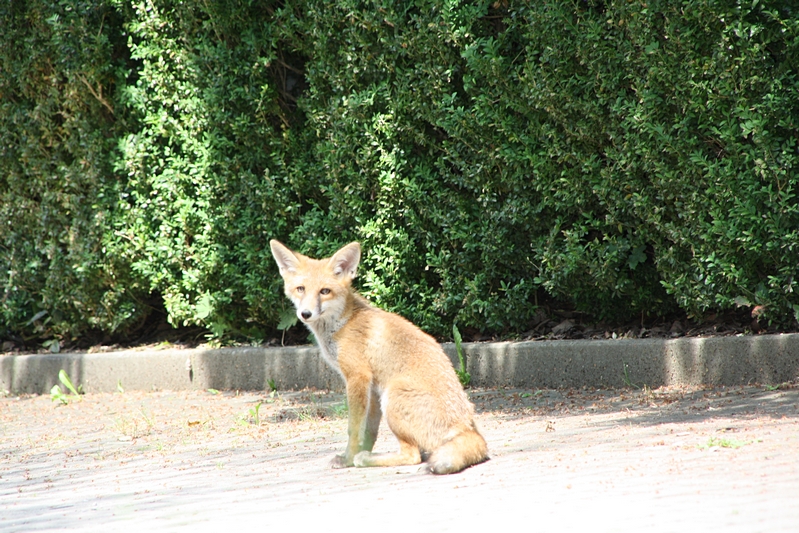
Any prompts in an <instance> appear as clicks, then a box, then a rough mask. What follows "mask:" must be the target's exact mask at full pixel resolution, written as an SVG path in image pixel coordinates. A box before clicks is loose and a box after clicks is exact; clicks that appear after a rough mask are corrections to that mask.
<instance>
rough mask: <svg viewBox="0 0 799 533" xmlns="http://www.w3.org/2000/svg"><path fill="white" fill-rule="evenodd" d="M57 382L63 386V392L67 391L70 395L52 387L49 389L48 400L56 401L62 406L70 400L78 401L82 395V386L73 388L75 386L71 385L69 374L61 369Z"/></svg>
mask: <svg viewBox="0 0 799 533" xmlns="http://www.w3.org/2000/svg"><path fill="white" fill-rule="evenodd" d="M58 380H59V381H60V382H61V383H62V384H63V385H64V387H65V390H68V391H69V392H71V393H72V394H66V393H65V392H64V391H62V390H61V387H60V386H58V385H53V388H52V389H50V399H51V400H52V401H54V402H56V401H58V402H61V404H62V405H67V404H68V403H69V402H70V401H71V400H80V395H81V394H83V386H82V385H79V386H78V387H77V388H75V385H73V384H72V380H71V379H69V374H67V372H66V371H65V370H64V369H63V368H62V369H61V370H60V371H59V372H58Z"/></svg>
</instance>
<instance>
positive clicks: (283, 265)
mask: <svg viewBox="0 0 799 533" xmlns="http://www.w3.org/2000/svg"><path fill="white" fill-rule="evenodd" d="M269 246H270V247H271V248H272V255H273V256H274V258H275V262H276V263H277V267H278V268H279V269H280V274H281V275H283V274H285V273H287V272H296V271H297V267H298V266H299V264H300V260H299V259H298V258H297V256H296V255H295V254H294V252H292V251H291V250H289V249H288V247H287V246H286V245H285V244H283V243H282V242H280V241H277V240H275V239H272V240H271V241H269Z"/></svg>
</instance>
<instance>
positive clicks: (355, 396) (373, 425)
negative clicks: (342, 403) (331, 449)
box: [331, 377, 382, 468]
mask: <svg viewBox="0 0 799 533" xmlns="http://www.w3.org/2000/svg"><path fill="white" fill-rule="evenodd" d="M347 404H348V405H347V408H348V420H347V433H348V440H347V449H346V451H345V452H344V455H337V456H336V457H335V458H334V459H333V461H332V463H331V466H332V467H333V468H345V467H348V466H353V459H354V458H355V456H356V455H357V454H358V453H359V452H362V451H364V450H366V451H372V448H373V447H374V445H375V440H376V439H377V430H378V428H379V427H380V417H381V415H382V413H381V411H380V398H379V397H378V395H377V393H376V391H375V390H374V389H373V387H372V384H371V379H369V378H365V377H360V378H350V379H348V380H347Z"/></svg>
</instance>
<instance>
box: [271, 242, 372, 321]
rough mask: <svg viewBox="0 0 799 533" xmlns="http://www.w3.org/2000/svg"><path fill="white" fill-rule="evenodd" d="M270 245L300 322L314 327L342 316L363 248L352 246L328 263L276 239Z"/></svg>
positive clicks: (327, 260)
mask: <svg viewBox="0 0 799 533" xmlns="http://www.w3.org/2000/svg"><path fill="white" fill-rule="evenodd" d="M269 245H270V246H271V247H272V255H273V256H274V257H275V261H276V262H277V266H278V268H279V269H280V275H281V276H282V277H283V281H284V283H285V285H284V290H285V291H286V296H288V297H289V298H290V299H291V301H292V302H293V303H294V307H296V308H297V317H299V319H300V320H302V321H303V322H304V323H306V324H313V323H314V322H316V321H317V320H319V319H320V318H325V317H336V318H337V317H339V316H341V314H342V312H343V311H344V306H345V305H346V302H347V298H346V295H347V294H348V293H349V292H350V286H351V285H352V280H353V279H354V278H355V274H356V271H357V269H358V263H360V261H361V245H360V244H358V243H357V242H351V243H350V244H348V245H347V246H345V247H343V248H342V249H340V250H339V251H338V252H336V253H335V254H333V256H332V257H329V258H327V259H311V258H310V257H306V256H304V255H302V254H300V253H297V252H293V251H291V250H290V249H289V248H288V247H286V245H284V244H283V243H281V242H279V241H276V240H274V239H273V240H271V241H269Z"/></svg>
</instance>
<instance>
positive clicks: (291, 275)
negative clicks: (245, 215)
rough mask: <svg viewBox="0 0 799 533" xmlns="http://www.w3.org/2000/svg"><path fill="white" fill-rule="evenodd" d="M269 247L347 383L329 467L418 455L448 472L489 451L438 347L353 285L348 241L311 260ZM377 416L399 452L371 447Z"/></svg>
mask: <svg viewBox="0 0 799 533" xmlns="http://www.w3.org/2000/svg"><path fill="white" fill-rule="evenodd" d="M270 245H271V247H272V255H274V257H275V261H277V264H278V267H279V268H280V274H281V276H282V277H283V280H284V282H285V291H286V295H287V296H288V297H289V298H290V299H291V301H292V302H293V303H294V306H295V307H296V308H297V316H298V317H299V319H300V320H302V322H303V323H305V325H306V326H307V327H308V329H310V330H311V332H312V333H313V334H314V336H315V337H316V340H317V342H318V343H319V348H320V349H321V352H322V356H323V357H324V358H325V360H326V361H327V362H328V363H329V364H330V366H332V367H333V368H334V369H335V370H337V371H338V372H339V373H340V374H341V375H342V376H343V377H344V379H345V381H346V383H347V401H348V405H349V430H348V431H349V440H348V443H347V449H346V450H345V452H344V454H343V455H339V456H336V457H335V458H334V460H333V463H332V466H333V467H334V468H342V467H348V466H397V465H410V464H419V463H421V462H422V460H423V458H425V459H426V460H427V465H428V469H429V470H430V471H431V472H433V473H436V474H450V473H453V472H459V471H460V470H463V469H464V468H466V467H468V466H471V465H473V464H476V463H479V462H481V461H484V460H486V459H487V458H488V449H487V446H486V442H485V440H484V439H483V437H482V435H480V433H479V432H478V430H477V427H476V426H475V423H474V407H473V406H472V404H471V403H470V402H469V400H468V398H467V397H466V394H465V393H464V391H463V388H462V387H461V384H460V382H459V381H458V378H457V376H456V375H455V371H454V369H453V367H452V363H451V362H450V360H449V358H448V357H447V355H446V354H445V353H444V351H443V350H442V349H441V346H439V344H438V343H437V342H436V341H435V340H434V339H433V338H432V337H431V336H429V335H427V334H426V333H424V332H423V331H422V330H420V329H419V328H417V327H416V326H414V325H413V324H411V323H410V322H408V321H407V320H405V319H404V318H402V317H400V316H398V315H395V314H392V313H388V312H386V311H382V310H380V309H377V308H376V307H372V306H371V305H370V304H369V302H368V301H366V299H364V298H363V297H362V296H360V295H359V294H358V293H357V292H355V290H354V289H353V288H352V286H351V284H352V280H353V278H354V277H355V274H356V270H357V268H358V263H359V262H360V258H361V247H360V245H359V244H358V243H357V242H353V243H350V244H348V245H347V246H345V247H343V248H342V249H341V250H339V251H338V252H336V253H335V254H334V255H333V256H332V257H330V258H327V259H320V260H317V259H311V258H309V257H306V256H304V255H302V254H299V253H296V252H293V251H291V250H290V249H288V248H287V247H286V246H285V245H283V244H281V243H280V242H278V241H276V240H273V241H271V242H270ZM382 415H384V416H385V418H386V422H387V423H388V427H389V428H391V431H392V432H394V435H395V436H396V437H397V440H399V444H400V450H399V452H398V453H389V454H375V453H372V447H373V446H374V443H375V438H376V437H377V430H378V426H379V425H380V418H381V416H382Z"/></svg>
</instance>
